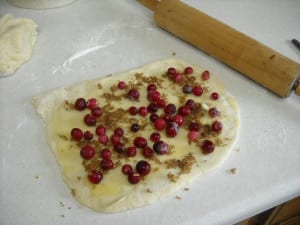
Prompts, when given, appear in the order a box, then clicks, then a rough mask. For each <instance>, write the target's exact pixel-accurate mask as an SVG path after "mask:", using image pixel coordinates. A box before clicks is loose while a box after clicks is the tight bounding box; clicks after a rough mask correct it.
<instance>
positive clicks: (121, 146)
mask: <svg viewBox="0 0 300 225" xmlns="http://www.w3.org/2000/svg"><path fill="white" fill-rule="evenodd" d="M114 150H115V151H116V152H117V153H123V152H124V151H125V147H124V144H123V143H121V142H118V143H116V144H114Z"/></svg>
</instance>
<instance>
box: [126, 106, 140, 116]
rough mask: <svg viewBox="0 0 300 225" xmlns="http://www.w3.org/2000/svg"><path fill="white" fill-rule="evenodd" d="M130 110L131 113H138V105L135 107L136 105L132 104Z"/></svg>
mask: <svg viewBox="0 0 300 225" xmlns="http://www.w3.org/2000/svg"><path fill="white" fill-rule="evenodd" d="M128 111H129V114H130V115H133V116H134V115H136V114H138V108H137V107H135V106H131V107H130V108H129V109H128Z"/></svg>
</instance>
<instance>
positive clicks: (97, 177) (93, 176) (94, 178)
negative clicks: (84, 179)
mask: <svg viewBox="0 0 300 225" xmlns="http://www.w3.org/2000/svg"><path fill="white" fill-rule="evenodd" d="M102 178H103V175H102V173H101V172H100V171H97V170H92V171H91V172H90V174H89V175H88V179H89V181H90V182H91V183H92V184H99V183H100V182H101V180H102Z"/></svg>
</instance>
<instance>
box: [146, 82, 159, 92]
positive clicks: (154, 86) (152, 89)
mask: <svg viewBox="0 0 300 225" xmlns="http://www.w3.org/2000/svg"><path fill="white" fill-rule="evenodd" d="M156 89H157V88H156V85H155V84H149V85H148V86H147V91H155V90H156Z"/></svg>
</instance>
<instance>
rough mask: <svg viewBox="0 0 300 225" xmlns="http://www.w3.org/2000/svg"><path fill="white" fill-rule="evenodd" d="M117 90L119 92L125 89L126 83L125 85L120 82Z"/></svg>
mask: <svg viewBox="0 0 300 225" xmlns="http://www.w3.org/2000/svg"><path fill="white" fill-rule="evenodd" d="M118 88H119V89H120V90H123V89H125V88H126V83H125V82H124V81H120V82H119V83H118Z"/></svg>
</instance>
